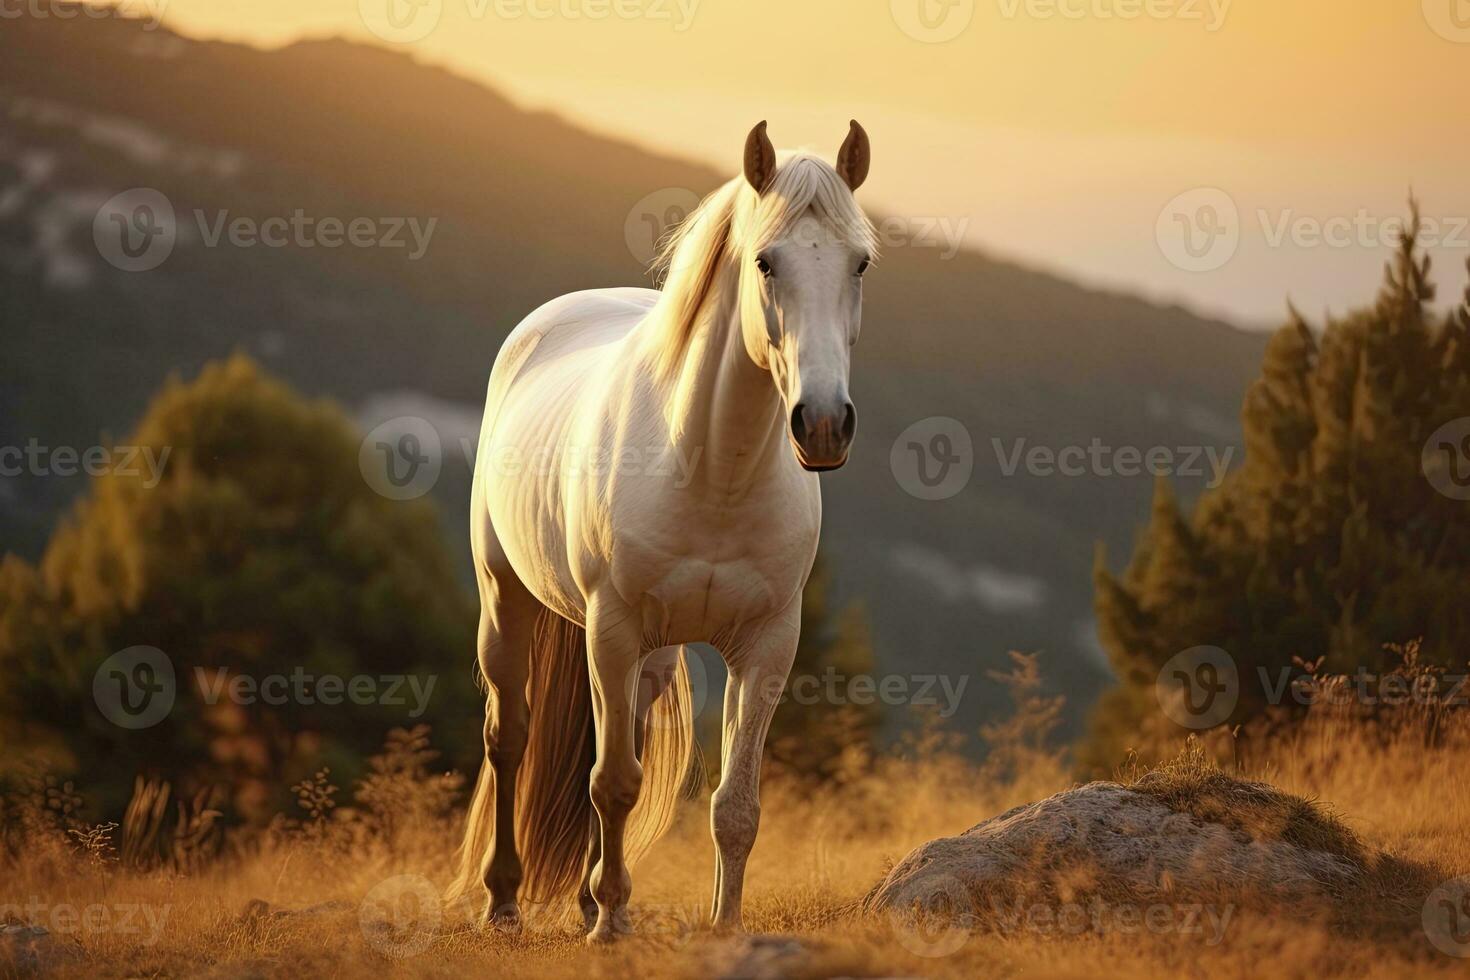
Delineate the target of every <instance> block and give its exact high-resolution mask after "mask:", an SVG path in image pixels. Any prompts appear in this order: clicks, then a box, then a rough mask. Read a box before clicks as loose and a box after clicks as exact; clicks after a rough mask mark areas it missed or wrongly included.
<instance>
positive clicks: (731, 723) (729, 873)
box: [710, 598, 801, 929]
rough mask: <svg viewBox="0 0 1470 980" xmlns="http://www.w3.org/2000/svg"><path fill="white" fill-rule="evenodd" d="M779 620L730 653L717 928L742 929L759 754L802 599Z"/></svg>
mask: <svg viewBox="0 0 1470 980" xmlns="http://www.w3.org/2000/svg"><path fill="white" fill-rule="evenodd" d="M793 605H794V606H795V608H794V609H790V610H788V611H787V614H786V615H783V616H782V617H781V618H780V619H779V620H778V621H776V622H772V623H769V624H767V626H766V628H765V629H763V630H762V631H761V633H760V634H759V636H758V637H757V638H756V639H755V641H754V642H752V643H750V644H748V645H742V646H741V647H738V648H736V649H734V650H732V651H731V653H730V654H727V655H726V662H727V664H728V665H729V668H730V677H729V680H727V681H726V686H725V722H724V739H723V743H722V752H721V764H720V785H719V788H718V789H716V790H715V794H714V798H713V799H712V800H711V802H710V826H711V829H712V830H713V832H714V838H715V848H716V856H715V861H716V864H715V896H714V910H713V919H714V925H715V928H717V929H739V928H741V918H740V897H741V892H742V890H743V888H744V885H745V861H746V859H747V858H748V857H749V856H750V849H751V848H752V847H754V846H755V836H756V831H757V829H758V828H759V826H760V815H761V802H760V774H761V753H762V751H763V750H764V748H765V744H766V732H767V731H768V730H769V729H770V726H771V716H772V715H773V714H775V711H776V704H777V702H778V701H780V699H781V692H782V691H783V690H784V689H785V687H786V678H787V675H788V674H789V673H790V672H791V662H792V660H793V659H794V658H795V656H796V641H797V637H798V635H799V630H800V622H801V601H800V599H799V598H798V599H797V600H796V602H795V603H793Z"/></svg>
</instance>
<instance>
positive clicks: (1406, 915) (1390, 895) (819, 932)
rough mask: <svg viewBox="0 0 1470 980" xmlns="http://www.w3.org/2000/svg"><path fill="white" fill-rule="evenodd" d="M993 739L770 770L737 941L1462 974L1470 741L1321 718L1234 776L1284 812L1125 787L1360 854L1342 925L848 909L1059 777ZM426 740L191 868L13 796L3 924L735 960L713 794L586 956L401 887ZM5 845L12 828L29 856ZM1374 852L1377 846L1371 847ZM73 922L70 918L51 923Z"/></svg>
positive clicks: (420, 826)
mask: <svg viewBox="0 0 1470 980" xmlns="http://www.w3.org/2000/svg"><path fill="white" fill-rule="evenodd" d="M1007 738H1008V739H1009V740H1010V744H1009V746H1008V750H1007V751H1005V752H997V753H996V754H995V756H994V758H995V759H996V760H997V761H995V762H993V763H992V764H990V765H988V766H979V765H975V764H973V763H969V762H966V761H964V760H962V759H961V758H960V757H958V756H957V755H956V754H955V753H954V752H953V751H952V747H951V746H950V745H949V744H948V743H947V741H946V740H945V739H943V738H941V737H939V736H934V735H931V736H928V737H926V738H921V739H916V740H914V741H913V742H911V743H910V744H909V745H907V746H906V748H905V751H904V752H902V753H900V754H896V755H894V756H892V757H886V758H882V759H879V760H877V761H876V762H875V763H873V764H872V767H871V768H870V769H868V770H867V771H866V772H865V773H864V774H863V775H862V777H861V778H853V779H850V780H847V781H844V782H842V783H840V784H838V785H834V786H831V787H829V788H826V789H815V790H814V789H812V788H811V787H809V786H803V785H799V784H797V783H794V782H790V781H784V780H775V781H771V782H769V783H768V785H767V789H766V793H765V802H764V812H763V819H762V827H761V836H760V840H759V842H758V844H757V846H756V850H755V852H754V854H753V856H752V860H751V863H750V868H749V872H748V875H747V889H746V924H747V928H748V929H749V930H750V931H751V932H753V933H763V934H780V935H785V936H791V937H795V938H797V939H798V940H800V941H801V942H802V944H803V945H804V946H805V947H806V949H807V952H805V953H801V954H790V955H788V954H786V953H785V952H784V951H783V950H782V948H780V947H779V946H777V947H772V948H771V949H768V950H767V951H766V952H765V953H764V954H763V955H765V956H766V957H767V968H768V971H769V972H770V973H771V974H772V975H776V974H783V975H793V976H834V975H848V976H977V975H978V976H1020V975H1028V976H1048V977H1052V976H1054V977H1086V978H1088V980H1093V978H1096V977H1097V976H1100V975H1105V976H1178V975H1195V976H1205V975H1208V976H1211V977H1242V978H1245V977H1252V978H1253V977H1256V976H1259V975H1260V974H1261V972H1262V969H1263V964H1270V968H1271V973H1272V974H1273V975H1276V976H1282V977H1295V976H1300V977H1309V976H1310V977H1318V976H1323V975H1329V976H1343V977H1347V976H1351V977H1401V976H1409V975H1414V976H1438V975H1446V976H1448V975H1463V974H1464V973H1465V972H1466V966H1467V965H1470V961H1466V960H1459V959H1454V958H1451V957H1449V956H1446V955H1444V954H1442V953H1440V952H1437V951H1436V950H1435V949H1434V948H1433V947H1432V946H1431V945H1430V944H1429V943H1428V941H1427V940H1426V939H1425V938H1424V936H1423V934H1422V931H1421V930H1420V929H1419V928H1418V907H1417V905H1416V903H1422V901H1423V898H1422V896H1423V895H1424V894H1426V892H1427V890H1428V888H1430V887H1433V885H1434V884H1436V883H1437V882H1438V881H1439V880H1442V879H1441V877H1440V876H1443V878H1448V877H1453V876H1457V875H1462V874H1466V873H1467V872H1470V836H1467V835H1466V834H1465V827H1467V826H1470V781H1467V780H1466V779H1465V778H1464V759H1465V757H1466V756H1465V751H1466V749H1467V748H1470V744H1467V739H1466V738H1464V737H1462V736H1450V735H1446V736H1445V737H1444V738H1443V740H1442V741H1441V743H1440V744H1438V745H1436V746H1434V747H1432V748H1426V747H1425V746H1424V745H1423V743H1422V740H1419V739H1414V738H1409V737H1405V738H1401V739H1396V740H1395V739H1390V740H1388V741H1387V742H1385V740H1384V739H1382V738H1380V737H1377V736H1373V737H1369V736H1368V735H1367V734H1366V733H1364V732H1363V731H1361V730H1360V729H1354V728H1347V729H1343V728H1341V727H1334V726H1332V725H1328V724H1323V725H1318V726H1309V727H1307V728H1305V729H1302V730H1300V731H1298V732H1296V733H1294V734H1293V735H1292V736H1291V737H1290V738H1288V739H1284V740H1283V741H1282V743H1281V744H1280V745H1278V746H1276V747H1275V748H1274V750H1272V751H1270V752H1268V753H1265V754H1264V755H1263V761H1262V762H1261V763H1260V764H1258V765H1257V766H1256V767H1254V768H1253V770H1252V771H1251V772H1249V773H1245V774H1244V775H1249V776H1251V777H1253V778H1259V779H1262V780H1266V781H1269V782H1270V783H1272V784H1273V785H1275V786H1277V787H1280V788H1281V789H1283V790H1285V791H1287V792H1289V793H1291V794H1295V795H1296V796H1298V797H1300V798H1301V799H1299V800H1295V801H1292V800H1289V799H1287V798H1284V797H1282V796H1280V794H1274V793H1264V792H1260V791H1258V790H1253V789H1251V788H1249V787H1246V788H1244V789H1242V788H1241V787H1242V784H1241V783H1240V782H1238V781H1235V780H1233V779H1229V778H1228V777H1226V776H1225V775H1224V774H1223V773H1221V772H1220V771H1218V770H1216V769H1213V768H1211V766H1210V764H1209V762H1208V760H1207V758H1206V757H1205V752H1206V749H1205V748H1201V747H1199V746H1197V745H1196V746H1194V747H1193V748H1191V749H1190V753H1191V754H1190V755H1188V756H1185V757H1183V758H1182V759H1181V760H1179V761H1178V762H1176V764H1175V765H1173V766H1169V767H1165V768H1163V769H1160V770H1155V771H1151V772H1148V773H1138V772H1129V771H1125V772H1122V773H1121V774H1120V777H1121V778H1123V779H1124V780H1125V781H1132V783H1133V785H1134V787H1135V788H1136V789H1138V790H1140V791H1143V792H1149V793H1153V794H1155V795H1158V796H1159V797H1160V798H1161V799H1165V800H1166V801H1168V802H1169V803H1170V805H1171V806H1175V807H1176V808H1178V809H1180V810H1184V811H1188V812H1191V813H1194V814H1195V815H1197V816H1200V817H1202V818H1205V819H1213V820H1221V821H1224V822H1227V823H1230V824H1231V825H1232V826H1235V827H1237V828H1239V829H1244V830H1247V832H1251V833H1255V834H1265V835H1269V836H1273V837H1279V838H1286V839H1292V840H1297V841H1298V842H1300V843H1304V844H1310V845H1311V846H1315V847H1320V848H1323V849H1327V850H1330V851H1332V852H1334V853H1340V854H1343V855H1351V856H1353V858H1354V859H1355V860H1361V861H1364V862H1366V865H1367V866H1369V867H1371V868H1374V869H1376V870H1375V874H1374V876H1373V877H1372V880H1371V881H1370V882H1369V884H1367V885H1365V889H1364V891H1363V893H1362V894H1360V895H1355V896H1350V897H1349V898H1350V901H1349V903H1348V905H1347V911H1346V912H1345V913H1344V914H1343V915H1341V916H1339V917H1338V918H1337V919H1336V920H1335V921H1322V922H1319V923H1307V924H1303V923H1300V922H1295V921H1287V920H1284V919H1282V918H1280V917H1276V916H1271V915H1267V914H1252V912H1251V910H1249V909H1242V910H1239V914H1237V915H1236V916H1235V917H1234V918H1233V919H1232V920H1231V921H1230V923H1229V928H1228V930H1227V931H1226V932H1225V933H1224V934H1223V939H1222V941H1219V942H1215V943H1210V942H1207V941H1205V940H1204V939H1203V938H1201V937H1199V936H1193V935H1185V934H1182V933H1179V932H1177V931H1168V932H1159V933H1154V932H1150V931H1148V930H1137V931H1130V932H1112V933H1109V934H1104V935H1097V934H1091V933H1088V934H1082V935H1071V936H1066V937H1061V936H1056V935H1047V934H1044V933H1038V932H1028V931H1026V930H1021V931H1019V932H1011V933H1007V934H997V933H984V934H981V933H977V934H975V935H970V936H964V935H961V936H959V937H958V939H959V940H960V944H959V945H958V948H956V949H954V951H952V952H949V953H948V954H947V955H944V956H938V957H935V956H929V955H922V954H921V952H920V951H921V950H923V949H924V948H925V946H924V944H922V943H915V942H912V941H910V940H911V939H912V937H910V936H907V935H906V934H905V932H904V930H903V929H902V928H898V927H896V926H895V924H894V923H891V922H889V921H888V920H887V919H885V918H882V917H878V918H865V917H864V916H863V915H862V914H861V913H860V912H859V911H858V906H859V903H860V902H861V900H862V898H863V896H864V895H865V893H866V892H867V891H868V890H869V889H870V888H871V887H872V885H873V884H874V883H875V882H876V881H877V880H878V879H879V878H880V877H881V876H882V875H883V873H884V872H885V870H886V869H887V868H888V867H889V866H891V864H892V863H893V862H895V861H896V860H898V859H899V858H901V857H902V856H903V855H904V854H906V853H907V852H908V851H909V850H910V849H911V848H913V847H914V846H915V845H917V844H919V843H921V842H923V841H925V840H929V839H931V838H934V837H939V836H948V835H953V834H956V833H960V832H962V831H964V830H966V829H968V828H969V827H971V826H973V825H974V824H976V823H978V822H979V821H981V820H983V819H985V818H987V817H990V816H993V815H995V814H997V813H1000V812H1003V811H1005V810H1007V809H1009V808H1011V807H1013V806H1016V805H1018V804H1022V803H1026V802H1030V801H1033V800H1036V799H1039V798H1042V797H1044V796H1046V795H1048V794H1050V793H1053V792H1056V791H1059V790H1062V789H1065V788H1067V787H1068V786H1070V785H1072V779H1071V776H1070V772H1069V769H1068V767H1067V765H1066V763H1065V760H1064V759H1063V758H1062V757H1061V756H1060V755H1057V754H1053V753H1049V752H1046V751H1044V750H1041V749H1039V748H1037V747H1036V745H1035V744H1034V742H1033V741H1032V740H1029V739H1028V738H1027V737H1024V735H1014V734H1013V735H1011V736H1007ZM422 751H423V747H422V743H421V740H415V739H407V740H405V739H404V738H402V737H400V738H399V745H398V746H397V748H395V749H394V753H396V755H397V757H398V758H397V761H393V760H389V761H388V762H384V763H382V764H380V765H378V766H376V767H375V773H376V775H375V777H374V779H373V780H372V781H371V782H370V783H369V785H368V786H367V788H366V791H365V792H361V791H360V792H358V793H357V794H355V799H354V801H353V804H354V805H349V804H348V803H346V802H344V803H342V805H339V806H336V807H325V808H323V807H321V806H317V807H316V808H315V811H314V814H313V815H309V816H308V817H307V818H306V819H304V820H302V821H296V822H290V823H286V822H282V823H280V824H278V825H277V826H276V827H274V828H272V830H271V831H270V832H268V833H266V834H263V835H261V836H259V837H258V838H256V839H254V840H253V841H251V842H250V843H249V845H248V846H238V845H237V846H236V847H235V849H233V850H227V851H226V853H225V854H223V855H222V856H221V857H219V858H217V859H215V860H212V861H210V862H207V863H205V864H204V865H203V866H202V867H198V868H197V869H195V870H193V871H191V872H189V873H181V872H179V871H177V870H168V868H169V867H175V868H176V867H177V865H165V867H164V868H154V869H153V870H143V871H134V870H125V869H124V868H123V867H122V865H121V863H120V862H119V861H117V860H116V859H114V858H112V857H111V856H110V853H109V851H110V848H109V845H108V833H109V832H108V831H107V830H105V829H103V830H101V831H99V832H97V833H93V834H91V835H90V836H82V837H79V836H77V835H72V836H71V837H70V839H68V837H67V835H65V834H64V833H63V832H61V831H60V830H59V829H58V828H59V826H60V824H59V823H58V822H57V821H56V820H54V819H52V817H54V814H53V815H52V817H48V816H47V814H46V813H45V812H40V811H33V809H28V806H29V805H28V804H27V803H26V802H25V801H24V800H20V801H14V800H12V801H10V802H9V803H8V804H7V810H8V811H9V814H8V815H9V818H10V819H8V821H7V822H8V824H9V826H10V827H11V828H12V837H11V839H10V840H9V841H8V843H9V845H10V848H11V850H10V853H9V856H8V858H7V859H6V866H5V867H3V868H0V882H3V884H0V905H5V906H8V907H7V908H5V909H4V910H3V912H0V915H3V916H4V917H6V918H9V919H11V920H12V921H28V922H30V923H33V924H41V925H46V926H48V927H50V928H51V930H52V932H53V934H55V935H56V936H58V937H59V938H60V943H59V944H58V945H59V946H60V948H61V950H62V951H63V952H64V953H66V954H67V955H63V956H53V957H52V958H51V961H50V962H49V963H48V971H49V972H50V973H52V974H54V975H57V976H63V977H87V978H94V977H98V976H177V975H185V974H188V975H195V974H204V975H211V976H221V977H257V976H258V977H297V976H312V975H324V976H358V975H366V974H379V975H382V974H385V973H391V974H393V975H395V976H426V977H429V976H446V977H447V976H460V975H468V974H482V975H483V974H493V975H497V976H513V977H514V976H535V977H577V978H579V980H586V978H588V977H601V976H608V977H612V976H619V977H621V976H626V975H641V976H646V977H654V976H666V975H672V976H708V975H711V974H712V973H719V972H720V971H721V970H726V969H730V968H731V967H732V965H734V964H735V963H736V960H735V958H736V957H737V956H738V954H739V949H740V947H738V946H737V945H736V944H735V942H734V941H732V940H730V939H728V938H723V937H718V936H715V935H713V934H711V933H710V932H709V931H708V930H707V928H706V927H705V926H703V925H702V924H701V923H702V920H703V917H704V916H705V915H706V910H707V904H708V901H709V890H710V888H711V882H712V875H713V845H712V844H711V842H710V839H709V832H708V824H707V816H706V814H707V809H706V806H707V802H708V801H707V797H706V798H705V799H704V800H699V801H693V802H691V803H690V804H689V805H688V806H686V807H685V808H684V810H683V811H682V812H681V814H680V816H679V818H678V820H677V822H676V824H675V826H674V828H673V830H672V831H671V833H670V835H669V836H668V837H667V838H666V839H665V840H664V841H663V842H662V843H661V844H660V845H659V846H658V847H657V848H656V849H655V850H654V852H653V853H652V854H651V855H650V856H649V858H648V859H647V860H645V861H644V862H643V863H642V864H641V865H640V866H639V867H638V868H637V869H636V871H635V894H634V906H635V921H636V922H637V923H638V925H639V927H640V933H641V934H640V936H639V937H638V938H635V939H632V940H628V941H626V942H624V943H622V944H620V945H619V946H617V947H615V948H613V949H611V950H608V951H589V950H587V949H585V948H584V946H583V945H582V943H581V940H580V937H579V936H578V935H577V934H576V931H575V930H573V929H571V928H570V923H571V918H570V916H569V915H566V914H563V912H562V911H560V910H540V909H538V910H531V913H530V915H529V925H530V928H529V929H528V931H527V932H525V933H523V934H521V935H518V936H504V935H499V934H494V933H483V932H478V931H475V930H472V929H469V928H466V927H465V926H464V925H462V924H461V923H460V921H459V920H458V918H457V916H456V912H457V911H458V910H444V909H441V908H440V907H439V906H438V904H437V900H436V899H435V898H434V896H433V894H432V893H426V894H424V895H419V894H418V893H417V890H416V889H419V888H421V887H422V881H421V880H420V878H414V877H408V878H404V877H400V876H421V878H422V879H427V880H428V881H429V882H432V883H433V884H434V885H436V886H442V885H443V884H444V882H445V880H446V879H447V877H448V874H449V868H450V859H449V855H450V852H451V850H452V847H453V844H454V842H455V841H456V840H457V839H458V828H457V827H456V819H457V813H456V812H455V811H454V810H453V808H452V804H451V801H452V800H453V798H454V793H453V792H452V790H453V789H454V788H456V786H457V784H455V783H453V782H452V781H451V782H450V783H449V784H446V783H445V781H444V780H443V778H442V777H439V778H436V777H433V776H430V775H428V774H427V771H426V769H425V767H424V766H423V765H422ZM415 752H417V753H420V755H418V756H414V757H413V758H409V759H408V761H407V762H405V761H404V759H405V758H406V756H405V753H407V754H408V755H412V753H415ZM415 759H417V760H418V761H414V760H415ZM50 793H51V797H53V798H55V797H60V798H61V799H62V801H63V802H62V803H61V804H60V805H61V806H63V807H64V806H67V805H69V804H68V803H66V802H65V801H66V800H68V799H70V797H69V796H68V794H71V793H73V789H70V788H66V787H64V786H52V787H51V788H50ZM303 793H304V794H305V796H304V798H305V799H307V800H308V801H315V802H316V803H318V804H319V803H320V802H321V801H322V800H323V799H331V794H327V793H325V791H324V790H323V789H322V787H320V786H316V787H303ZM340 795H342V794H339V796H340ZM43 797H44V793H43ZM48 805H49V804H45V803H44V802H43V803H42V804H41V811H44V810H45V809H46V808H47V806H48ZM52 809H55V808H54V807H53V808H52ZM406 814H407V815H411V819H403V815H406ZM395 817H397V819H395ZM17 834H23V835H25V836H24V842H23V844H22V845H21V846H17V844H18V843H19V842H18V839H17V837H16V836H14V835H17ZM1380 849H1383V850H1386V851H1387V852H1389V854H1390V855H1391V857H1390V858H1387V859H1378V858H1375V857H1374V855H1376V854H1378V853H1379V851H1380ZM1425 869H1429V870H1428V871H1426V870H1425ZM68 910H75V913H76V919H75V920H69V919H67V918H66V916H67V915H68ZM1354 910H1357V912H1360V913H1361V914H1355V911H1354ZM125 916H126V917H127V918H126V921H124V917H125ZM436 923H437V925H436ZM743 968H744V969H747V970H748V969H750V968H751V961H745V962H744V964H743ZM3 972H4V970H3V969H0V973H3ZM12 972H14V968H13V967H12Z"/></svg>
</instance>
